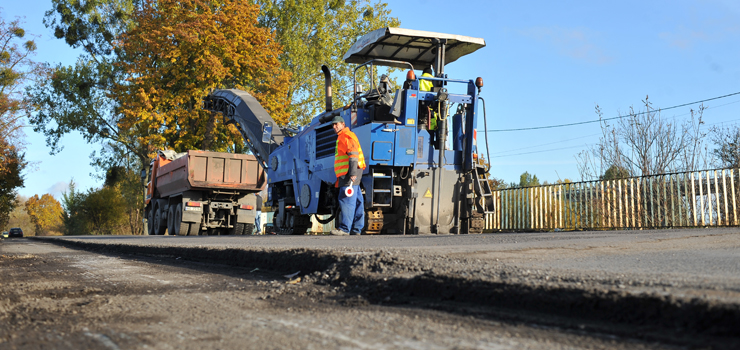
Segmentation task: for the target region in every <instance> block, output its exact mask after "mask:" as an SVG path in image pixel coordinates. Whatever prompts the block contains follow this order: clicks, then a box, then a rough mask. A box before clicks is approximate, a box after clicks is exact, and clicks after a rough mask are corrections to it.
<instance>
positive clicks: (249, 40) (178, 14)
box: [112, 0, 290, 153]
mask: <svg viewBox="0 0 740 350" xmlns="http://www.w3.org/2000/svg"><path fill="white" fill-rule="evenodd" d="M258 12H259V7H257V6H255V5H250V4H248V3H246V2H242V1H237V0H225V1H221V2H206V1H201V0H188V1H174V0H160V1H157V2H156V3H154V2H153V1H147V2H145V3H144V5H143V8H142V9H141V10H140V11H136V12H135V13H134V16H133V20H134V21H135V22H136V23H138V25H137V26H136V27H135V28H133V29H131V30H129V31H127V32H126V33H125V34H123V35H122V36H121V39H120V41H119V42H118V43H119V44H118V45H119V46H118V47H119V48H120V49H121V51H122V52H124V55H123V57H124V58H125V59H124V60H122V61H121V62H119V63H118V66H119V67H121V69H122V71H124V72H125V73H126V75H127V81H126V82H125V83H123V82H118V83H116V84H115V86H114V88H113V91H112V92H113V94H114V95H115V96H118V97H117V98H118V99H119V103H120V108H119V110H120V111H121V112H122V116H121V118H120V119H119V120H118V126H119V130H128V132H130V133H133V135H132V136H133V137H135V138H136V140H137V143H139V144H141V145H148V146H149V147H150V149H149V153H153V152H155V151H156V150H157V149H163V148H171V149H174V150H176V151H184V150H188V149H195V148H202V149H211V150H218V151H225V150H226V149H227V147H229V146H230V145H232V144H234V143H241V135H240V134H239V132H238V131H237V130H236V129H235V128H234V127H229V126H227V125H225V124H224V123H222V122H220V120H216V118H215V116H216V115H215V114H212V113H210V112H206V111H205V110H203V109H202V108H201V107H200V106H201V103H202V99H203V97H205V95H207V94H208V92H209V91H210V90H212V89H214V88H220V87H227V88H231V87H237V88H240V89H243V90H247V91H249V92H251V94H252V95H253V96H255V98H257V99H258V100H259V101H260V103H261V104H262V106H263V107H265V109H266V110H267V111H268V112H270V115H271V116H272V118H273V119H274V120H275V121H276V122H278V123H279V124H285V123H286V122H287V119H288V115H287V113H286V110H285V108H284V107H285V106H286V105H288V103H289V101H288V100H287V94H286V90H287V87H288V80H289V77H290V76H289V74H288V73H287V72H286V71H284V70H282V69H281V68H280V62H279V61H278V55H280V54H281V53H282V51H281V47H280V45H279V44H278V43H277V42H276V40H275V37H274V36H273V34H272V33H271V32H270V30H269V29H267V28H259V27H257V14H258Z"/></svg>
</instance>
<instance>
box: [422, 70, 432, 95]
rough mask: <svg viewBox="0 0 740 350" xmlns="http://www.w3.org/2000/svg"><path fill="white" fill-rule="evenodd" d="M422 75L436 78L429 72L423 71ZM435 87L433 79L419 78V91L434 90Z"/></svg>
mask: <svg viewBox="0 0 740 350" xmlns="http://www.w3.org/2000/svg"><path fill="white" fill-rule="evenodd" d="M421 76H422V77H426V78H434V76H432V75H431V74H429V73H422V74H421ZM433 87H434V82H433V81H431V80H421V79H419V91H432V88H433Z"/></svg>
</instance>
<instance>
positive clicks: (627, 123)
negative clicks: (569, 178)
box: [576, 97, 709, 180]
mask: <svg viewBox="0 0 740 350" xmlns="http://www.w3.org/2000/svg"><path fill="white" fill-rule="evenodd" d="M642 103H643V105H644V106H645V110H644V111H636V110H635V109H634V108H633V107H630V112H629V113H628V114H627V115H626V116H625V117H624V118H620V119H619V120H618V121H617V123H616V124H610V123H609V122H608V121H607V120H605V119H604V118H603V113H602V111H601V109H600V107H599V106H598V105H597V106H596V114H597V115H598V116H599V118H601V119H602V121H601V132H602V136H601V138H600V139H599V143H598V144H597V145H595V146H593V147H591V148H590V149H588V150H585V151H583V152H581V153H579V155H578V156H577V157H576V159H577V161H578V168H579V172H580V173H581V178H582V179H583V180H586V179H596V178H600V177H601V176H602V174H604V175H606V173H607V171H608V170H609V169H610V168H613V169H614V171H617V170H616V169H619V170H618V171H617V173H612V174H611V175H617V174H620V175H624V173H625V172H626V173H627V174H630V175H632V176H649V175H656V174H665V173H669V172H678V171H693V170H698V169H701V168H705V167H706V166H707V165H708V161H709V157H708V151H707V148H706V145H705V143H704V138H705V136H706V133H705V132H703V131H702V129H701V125H702V124H703V123H704V121H703V120H702V118H703V112H704V107H703V106H700V107H699V109H698V110H696V111H694V110H691V111H690V112H691V117H690V118H689V119H688V120H686V121H684V122H683V123H681V124H678V123H676V122H673V121H671V120H670V119H668V118H664V117H663V116H662V114H661V112H660V110H656V109H654V108H653V107H652V103H651V102H650V101H649V100H648V98H647V97H645V100H643V101H642Z"/></svg>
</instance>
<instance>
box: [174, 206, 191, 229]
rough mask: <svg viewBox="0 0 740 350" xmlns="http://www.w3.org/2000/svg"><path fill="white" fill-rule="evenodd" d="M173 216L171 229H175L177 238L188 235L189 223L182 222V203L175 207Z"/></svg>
mask: <svg viewBox="0 0 740 350" xmlns="http://www.w3.org/2000/svg"><path fill="white" fill-rule="evenodd" d="M174 214H175V215H173V216H174V218H173V224H172V227H174V228H175V234H177V235H178V236H188V235H190V223H188V222H182V203H180V204H178V205H177V207H176V208H175V213H174Z"/></svg>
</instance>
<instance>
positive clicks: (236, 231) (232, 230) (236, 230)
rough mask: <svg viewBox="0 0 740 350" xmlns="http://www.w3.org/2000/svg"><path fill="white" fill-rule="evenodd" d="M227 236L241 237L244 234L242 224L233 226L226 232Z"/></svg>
mask: <svg viewBox="0 0 740 350" xmlns="http://www.w3.org/2000/svg"><path fill="white" fill-rule="evenodd" d="M227 232H228V234H230V235H239V236H241V235H243V234H244V224H234V227H232V228H230V229H228V230H227Z"/></svg>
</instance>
